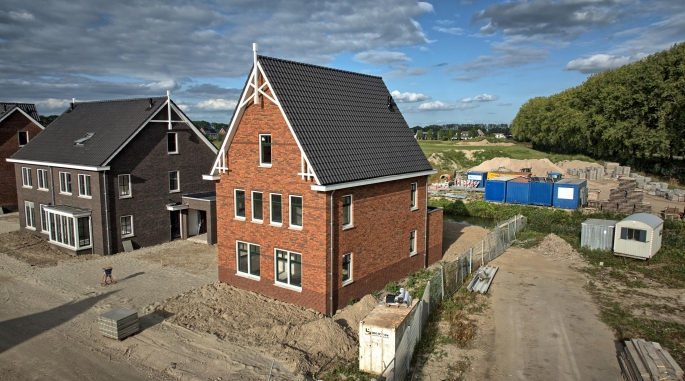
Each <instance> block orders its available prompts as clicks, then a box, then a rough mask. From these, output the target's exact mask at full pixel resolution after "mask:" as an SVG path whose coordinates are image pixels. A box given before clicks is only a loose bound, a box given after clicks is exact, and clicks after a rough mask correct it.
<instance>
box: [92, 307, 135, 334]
mask: <svg viewBox="0 0 685 381" xmlns="http://www.w3.org/2000/svg"><path fill="white" fill-rule="evenodd" d="M98 325H99V327H100V333H101V334H102V335H103V336H106V337H110V338H112V339H117V340H122V339H124V338H126V337H128V336H131V335H133V334H134V333H137V332H138V330H139V329H140V326H139V325H138V312H136V311H131V310H128V309H126V308H121V307H119V308H115V309H112V310H109V311H107V312H105V313H104V314H102V315H100V316H99V317H98Z"/></svg>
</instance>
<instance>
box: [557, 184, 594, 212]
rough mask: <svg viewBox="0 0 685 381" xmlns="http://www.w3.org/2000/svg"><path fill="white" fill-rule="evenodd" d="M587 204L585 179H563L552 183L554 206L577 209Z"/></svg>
mask: <svg viewBox="0 0 685 381" xmlns="http://www.w3.org/2000/svg"><path fill="white" fill-rule="evenodd" d="M585 204H587V180H576V179H563V180H559V181H557V182H556V183H554V198H553V200H552V205H553V206H554V207H555V208H563V209H578V208H579V207H580V206H582V205H585Z"/></svg>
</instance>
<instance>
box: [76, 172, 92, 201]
mask: <svg viewBox="0 0 685 381" xmlns="http://www.w3.org/2000/svg"><path fill="white" fill-rule="evenodd" d="M78 195H79V196H84V197H91V196H92V194H91V193H90V175H81V174H79V175H78Z"/></svg>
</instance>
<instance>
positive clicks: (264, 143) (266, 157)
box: [259, 135, 271, 166]
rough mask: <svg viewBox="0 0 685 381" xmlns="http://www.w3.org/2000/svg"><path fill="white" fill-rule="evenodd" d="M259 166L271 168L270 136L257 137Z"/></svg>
mask: <svg viewBox="0 0 685 381" xmlns="http://www.w3.org/2000/svg"><path fill="white" fill-rule="evenodd" d="M259 165H263V166H271V135H259Z"/></svg>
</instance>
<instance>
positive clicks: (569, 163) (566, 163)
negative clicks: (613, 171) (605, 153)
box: [556, 160, 602, 175]
mask: <svg viewBox="0 0 685 381" xmlns="http://www.w3.org/2000/svg"><path fill="white" fill-rule="evenodd" d="M556 165H557V166H558V167H559V168H561V169H563V170H564V171H563V174H564V175H566V170H567V169H569V168H587V167H601V166H602V165H601V164H597V163H591V162H589V161H582V160H562V161H560V162H558V163H556Z"/></svg>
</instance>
